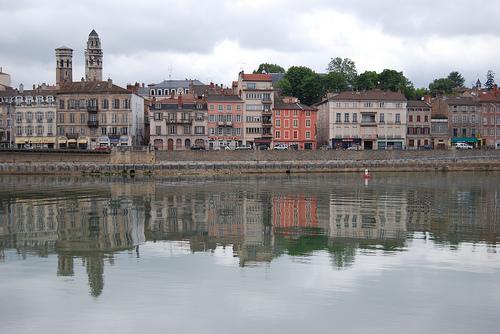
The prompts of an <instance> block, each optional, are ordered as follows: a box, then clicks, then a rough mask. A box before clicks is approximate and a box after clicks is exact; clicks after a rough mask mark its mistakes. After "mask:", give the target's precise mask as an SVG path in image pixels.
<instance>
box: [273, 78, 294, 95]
mask: <svg viewBox="0 0 500 334" xmlns="http://www.w3.org/2000/svg"><path fill="white" fill-rule="evenodd" d="M276 86H277V87H276V88H277V89H278V90H279V91H280V92H281V95H283V96H292V95H293V93H292V84H291V83H290V81H288V79H286V78H283V79H281V80H280V81H278V83H277V84H276Z"/></svg>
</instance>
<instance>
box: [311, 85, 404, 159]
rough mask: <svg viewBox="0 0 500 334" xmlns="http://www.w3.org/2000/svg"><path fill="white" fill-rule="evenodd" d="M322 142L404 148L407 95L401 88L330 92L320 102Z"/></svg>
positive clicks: (319, 117) (341, 146) (333, 144)
mask: <svg viewBox="0 0 500 334" xmlns="http://www.w3.org/2000/svg"><path fill="white" fill-rule="evenodd" d="M317 107H318V109H319V111H318V143H319V144H320V145H329V146H331V147H332V148H335V149H342V148H344V149H345V148H348V147H350V146H353V145H359V146H361V147H362V148H363V149H366V150H372V149H373V150H377V149H386V148H387V149H393V148H394V149H403V148H405V142H406V98H405V97H404V95H403V94H401V93H399V92H390V91H388V92H386V91H381V90H371V91H364V92H351V91H349V92H342V93H339V94H329V95H328V97H327V99H325V100H323V101H322V102H320V103H318V104H317Z"/></svg>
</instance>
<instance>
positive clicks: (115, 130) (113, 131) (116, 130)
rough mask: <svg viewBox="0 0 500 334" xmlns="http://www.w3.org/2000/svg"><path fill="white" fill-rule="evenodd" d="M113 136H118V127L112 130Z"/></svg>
mask: <svg viewBox="0 0 500 334" xmlns="http://www.w3.org/2000/svg"><path fill="white" fill-rule="evenodd" d="M111 134H113V135H116V134H118V128H117V127H116V126H114V127H112V128H111Z"/></svg>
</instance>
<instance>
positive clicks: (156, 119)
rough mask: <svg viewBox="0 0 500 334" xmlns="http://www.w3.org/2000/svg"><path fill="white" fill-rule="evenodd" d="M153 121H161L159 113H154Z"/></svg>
mask: <svg viewBox="0 0 500 334" xmlns="http://www.w3.org/2000/svg"><path fill="white" fill-rule="evenodd" d="M155 121H161V113H159V112H155Z"/></svg>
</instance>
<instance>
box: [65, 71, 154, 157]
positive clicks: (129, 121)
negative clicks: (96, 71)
mask: <svg viewBox="0 0 500 334" xmlns="http://www.w3.org/2000/svg"><path fill="white" fill-rule="evenodd" d="M57 100H58V102H57V136H58V145H59V148H75V149H76V148H81V149H95V148H96V147H98V146H110V145H112V146H118V145H119V146H131V145H140V144H141V143H142V139H143V127H144V99H143V98H142V97H140V96H138V95H136V94H133V93H129V92H128V91H127V90H126V89H124V88H121V87H119V86H116V85H114V84H113V82H112V81H111V80H107V81H81V82H72V83H64V84H62V85H61V86H60V89H59V91H58V94H57Z"/></svg>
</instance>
